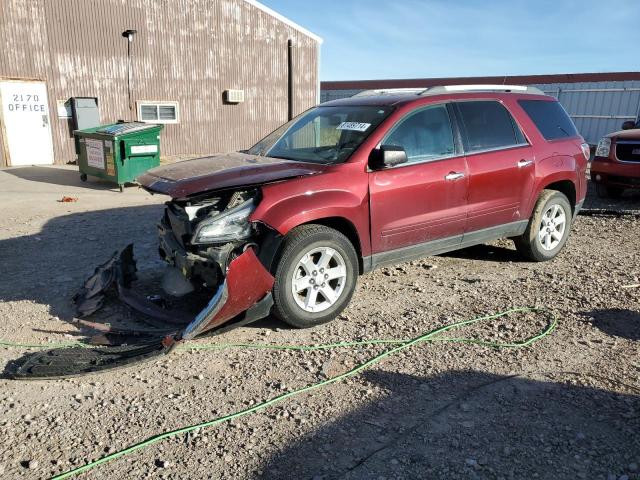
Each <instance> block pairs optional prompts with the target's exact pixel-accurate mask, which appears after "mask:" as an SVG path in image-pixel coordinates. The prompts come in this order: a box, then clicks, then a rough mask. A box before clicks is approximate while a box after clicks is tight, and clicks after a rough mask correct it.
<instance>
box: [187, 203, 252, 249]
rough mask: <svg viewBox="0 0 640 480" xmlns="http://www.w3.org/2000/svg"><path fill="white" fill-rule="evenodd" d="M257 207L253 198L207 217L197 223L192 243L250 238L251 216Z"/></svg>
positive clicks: (222, 241)
mask: <svg viewBox="0 0 640 480" xmlns="http://www.w3.org/2000/svg"><path fill="white" fill-rule="evenodd" d="M255 208H256V206H255V203H254V201H253V198H252V199H250V200H247V201H246V202H243V203H241V204H240V205H238V206H237V207H233V208H230V209H229V210H225V211H224V212H221V213H219V214H217V215H213V216H211V217H208V218H205V219H204V220H202V221H201V222H200V223H199V224H198V225H197V227H196V232H195V234H194V235H193V240H192V242H191V243H193V244H199V243H224V242H232V241H236V240H244V239H246V238H249V237H250V236H251V224H250V223H249V216H250V215H251V213H252V212H253V211H254V210H255Z"/></svg>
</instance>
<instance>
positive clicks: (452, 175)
mask: <svg viewBox="0 0 640 480" xmlns="http://www.w3.org/2000/svg"><path fill="white" fill-rule="evenodd" d="M461 178H464V173H460V172H451V173H450V174H449V175H445V176H444V179H445V180H448V181H450V182H451V181H454V180H459V179H461Z"/></svg>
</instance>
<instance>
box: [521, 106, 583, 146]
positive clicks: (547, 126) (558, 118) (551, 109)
mask: <svg viewBox="0 0 640 480" xmlns="http://www.w3.org/2000/svg"><path fill="white" fill-rule="evenodd" d="M518 103H519V104H520V106H521V107H522V108H523V109H524V111H525V112H527V115H529V118H531V120H533V123H535V124H536V127H538V130H540V133H541V134H542V136H543V137H544V138H545V139H547V140H557V139H558V138H571V137H576V136H578V130H577V129H576V126H575V125H574V124H573V121H572V120H571V118H570V117H569V115H567V112H566V111H565V110H564V108H562V105H560V102H556V101H548V100H547V101H545V100H518Z"/></svg>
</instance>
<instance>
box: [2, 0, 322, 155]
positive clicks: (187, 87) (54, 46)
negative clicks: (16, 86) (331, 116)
mask: <svg viewBox="0 0 640 480" xmlns="http://www.w3.org/2000/svg"><path fill="white" fill-rule="evenodd" d="M5 2H6V6H5V5H3V15H2V18H0V39H1V40H2V41H3V45H6V46H7V48H5V49H4V51H3V52H0V76H2V75H5V76H28V77H39V78H43V79H45V80H46V81H47V85H48V88H49V99H50V108H51V111H52V112H55V111H56V108H55V106H56V100H57V99H67V98H69V97H71V96H96V97H98V101H99V105H100V112H101V119H102V121H103V122H105V123H106V122H111V121H115V120H118V119H126V120H129V119H134V118H135V116H136V109H135V101H136V100H169V101H177V102H178V103H179V109H180V123H179V124H176V125H166V126H165V129H164V132H163V135H162V153H163V155H178V154H180V155H183V154H184V155H193V154H207V153H214V152H218V151H226V150H237V149H241V148H246V147H248V146H250V145H251V144H252V143H253V142H255V141H257V140H259V139H260V138H261V137H263V136H264V135H265V134H267V133H269V132H270V131H272V130H273V129H275V128H277V127H278V126H279V125H280V124H281V123H283V122H284V121H286V115H287V62H286V59H287V39H289V38H291V39H293V40H294V41H295V51H294V72H295V74H294V76H295V81H294V85H295V87H296V88H295V95H294V108H295V111H296V112H300V111H302V110H305V109H307V108H309V107H310V106H312V105H313V104H315V101H316V95H317V90H318V85H319V83H318V82H319V79H318V78H317V61H318V54H317V43H316V41H315V40H313V39H312V38H310V37H308V36H306V35H304V34H303V33H301V32H299V31H298V30H296V29H295V28H293V27H291V26H289V25H287V24H285V23H283V22H282V21H280V20H278V19H276V18H275V17H273V16H272V15H270V14H268V13H266V12H264V11H262V10H260V9H258V8H256V7H254V6H253V5H250V4H249V3H247V2H245V1H244V0H176V1H169V2H158V1H155V0H129V1H126V0H47V1H46V2H44V1H43V0H5ZM34 19H36V20H37V19H40V20H41V23H42V25H41V26H38V25H35V27H34ZM16 29H17V30H18V32H17V33H15V32H14V30H16ZM126 29H136V30H138V34H137V35H136V36H135V38H134V42H133V44H132V54H133V55H132V65H133V71H134V74H133V101H134V105H133V109H132V111H129V107H128V100H127V88H126V80H127V61H126V46H127V43H126V39H124V38H123V37H121V35H120V34H121V32H122V31H124V30H126ZM9 31H11V34H9ZM34 31H35V32H34ZM229 88H240V89H244V90H245V98H246V101H245V102H244V103H241V104H239V105H226V104H224V103H223V102H222V94H223V91H224V90H225V89H229ZM51 120H52V131H53V140H54V150H55V155H56V161H57V162H58V163H63V162H66V161H69V160H73V159H74V158H75V153H74V147H73V141H72V139H71V132H70V129H69V124H68V123H69V122H67V121H66V120H61V119H58V118H56V117H55V116H54V115H52V119H51ZM0 161H2V158H1V157H0Z"/></svg>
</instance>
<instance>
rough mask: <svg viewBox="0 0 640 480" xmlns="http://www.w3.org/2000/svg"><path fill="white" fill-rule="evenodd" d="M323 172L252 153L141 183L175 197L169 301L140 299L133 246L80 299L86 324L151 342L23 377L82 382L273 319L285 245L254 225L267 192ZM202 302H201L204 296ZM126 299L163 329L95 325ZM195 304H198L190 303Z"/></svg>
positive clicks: (168, 238)
mask: <svg viewBox="0 0 640 480" xmlns="http://www.w3.org/2000/svg"><path fill="white" fill-rule="evenodd" d="M318 172H319V169H318V168H317V167H314V166H310V165H304V164H298V163H297V162H291V161H285V160H282V159H273V158H269V157H257V156H253V155H247V154H242V153H234V154H227V155H220V156H217V157H206V158H199V159H194V160H189V161H184V162H180V163H179V164H173V165H168V166H166V167H159V168H156V169H153V170H150V171H148V172H147V173H145V174H144V175H142V176H141V177H139V178H138V182H139V183H140V185H141V186H142V187H143V188H145V189H146V190H147V191H149V192H151V193H154V194H163V195H168V196H169V197H171V200H169V201H167V202H166V204H165V210H164V213H163V215H162V218H161V219H160V221H159V223H158V225H157V226H158V240H159V255H160V257H161V258H162V259H163V260H164V261H165V262H166V264H167V268H166V270H165V272H164V274H163V277H162V288H163V290H164V292H165V293H166V294H168V296H166V295H165V296H161V295H151V296H146V295H142V294H140V293H137V292H136V291H135V290H134V288H133V284H134V282H135V280H136V278H137V277H136V271H137V266H136V261H135V259H134V254H133V245H128V246H127V247H126V248H124V249H123V250H121V251H119V252H116V253H114V255H113V256H112V257H111V258H110V259H109V260H108V261H106V262H105V263H103V264H101V265H99V266H98V267H97V268H96V269H95V272H94V274H93V275H91V276H90V277H89V278H88V279H87V280H86V281H85V283H84V285H83V287H82V288H81V289H80V291H79V292H78V293H77V294H76V295H75V297H74V298H73V301H74V303H75V306H76V310H77V316H78V317H79V321H80V323H81V324H82V325H85V326H89V327H92V328H93V329H97V330H99V331H101V332H103V333H111V334H116V335H132V334H141V335H147V336H148V335H151V336H152V338H151V339H150V340H147V341H146V342H143V341H141V340H137V341H135V342H133V343H129V344H117V345H115V346H113V345H111V346H107V347H95V348H86V347H84V346H83V347H78V348H75V347H73V348H65V349H62V350H51V351H48V352H40V353H37V354H32V355H30V356H28V357H27V358H26V359H25V360H24V361H22V362H21V364H19V365H17V366H16V368H15V369H14V372H13V374H12V376H13V377H14V378H17V379H37V378H60V377H68V376H75V375H82V374H86V373H92V372H96V371H102V370H107V369H111V368H115V367H121V366H127V365H130V364H132V363H138V362H140V361H144V360H148V359H150V358H153V357H156V356H158V355H162V354H166V353H169V352H170V351H171V350H172V349H173V348H174V347H175V346H176V345H178V344H180V343H181V342H183V341H187V340H191V339H193V338H195V337H196V336H198V335H201V334H203V333H205V332H209V333H220V332H223V331H227V330H229V329H231V328H235V327H238V326H242V325H246V324H248V323H251V322H253V321H256V320H259V319H261V318H264V317H266V316H268V315H269V313H270V311H271V307H272V305H273V299H272V293H271V290H272V288H273V284H274V277H273V276H272V274H271V273H270V266H271V262H272V261H273V258H274V255H275V253H276V251H277V248H278V246H279V244H280V241H281V236H280V235H279V234H278V232H277V231H275V230H273V229H271V228H270V227H269V226H267V225H265V224H263V223H261V222H260V221H254V220H252V218H251V215H252V214H253V213H254V211H255V209H256V207H257V205H258V204H259V202H260V200H261V186H262V185H264V184H265V183H270V182H273V181H278V180H282V179H284V178H291V177H292V176H294V177H299V176H303V175H311V174H314V173H318ZM191 293H194V294H195V295H196V296H197V298H198V299H200V300H201V299H202V297H203V296H204V297H206V298H207V299H208V301H207V302H206V305H205V306H204V308H202V309H201V310H200V311H199V313H197V314H196V315H195V316H193V315H189V314H187V313H185V312H184V311H181V310H178V309H170V308H167V307H166V305H167V304H170V303H171V302H166V301H165V300H166V299H167V298H168V299H176V298H177V297H184V298H188V299H189V298H190V297H186V296H187V295H189V294H191ZM198 294H199V295H198ZM113 296H116V297H117V299H118V300H119V301H121V302H122V303H124V304H125V305H127V306H128V307H129V308H131V309H132V310H134V311H136V312H139V313H141V314H143V316H144V323H145V324H149V323H151V324H152V325H153V326H154V328H146V327H145V326H142V325H141V326H140V328H138V327H137V326H136V327H131V329H129V330H127V329H122V328H115V327H113V326H112V325H111V326H110V325H108V324H103V323H97V322H92V321H89V320H88V319H87V317H89V316H90V315H92V314H94V313H95V312H97V311H98V310H100V309H101V308H102V307H103V305H104V304H105V300H106V299H107V298H108V297H113ZM189 301H190V300H189Z"/></svg>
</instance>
